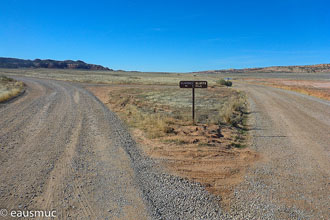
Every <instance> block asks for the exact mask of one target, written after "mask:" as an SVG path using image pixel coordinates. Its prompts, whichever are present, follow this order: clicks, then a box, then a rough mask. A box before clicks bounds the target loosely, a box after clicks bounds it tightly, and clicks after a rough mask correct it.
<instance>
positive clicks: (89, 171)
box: [0, 77, 223, 220]
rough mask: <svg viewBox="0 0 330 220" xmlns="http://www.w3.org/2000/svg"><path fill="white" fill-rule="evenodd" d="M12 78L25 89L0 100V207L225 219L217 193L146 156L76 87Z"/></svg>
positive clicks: (97, 215) (63, 214)
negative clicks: (23, 91)
mask: <svg viewBox="0 0 330 220" xmlns="http://www.w3.org/2000/svg"><path fill="white" fill-rule="evenodd" d="M16 78H17V79H18V80H22V81H24V82H25V83H26V85H27V90H26V93H25V94H24V95H23V96H21V97H19V98H17V99H15V100H13V101H11V102H10V103H7V104H2V105H1V106H0V128H1V129H0V150H1V154H0V209H7V210H8V211H10V210H21V211H22V210H46V211H50V210H56V213H57V217H58V218H59V219H102V220H103V219H220V218H223V215H222V212H221V210H220V208H219V206H218V204H219V201H218V198H216V197H213V196H211V195H210V194H208V193H207V192H206V191H205V190H204V188H203V187H201V186H200V185H199V184H196V183H191V182H189V181H187V180H185V179H182V178H178V177H174V176H171V175H168V174H166V173H165V172H164V171H163V170H162V169H161V167H158V166H157V165H156V164H155V163H154V162H153V161H152V160H151V159H149V158H147V157H145V156H144V155H143V154H142V153H141V152H140V151H139V148H138V147H137V146H136V143H135V142H134V141H133V140H132V138H131V136H130V135H129V133H128V132H127V130H126V128H125V126H124V125H123V124H122V123H121V121H120V120H119V119H118V118H117V117H116V115H115V114H113V113H112V112H111V111H109V110H108V109H107V108H106V107H105V106H104V105H103V104H102V103H101V102H100V101H98V100H97V99H96V98H95V97H94V96H93V95H92V94H90V93H89V92H87V91H86V90H84V89H83V88H81V87H80V86H79V85H77V84H73V83H68V82H60V81H54V80H47V79H34V78H25V77H16ZM1 214H3V213H1ZM7 218H8V219H10V218H9V217H8V216H7Z"/></svg>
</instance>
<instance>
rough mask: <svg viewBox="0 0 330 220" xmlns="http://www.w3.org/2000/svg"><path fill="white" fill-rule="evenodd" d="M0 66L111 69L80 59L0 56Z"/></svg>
mask: <svg viewBox="0 0 330 220" xmlns="http://www.w3.org/2000/svg"><path fill="white" fill-rule="evenodd" d="M0 68H53V69H84V70H107V71H112V69H109V68H108V67H103V66H101V65H96V64H88V63H85V62H83V61H81V60H77V61H73V60H64V61H58V60H50V59H46V60H41V59H35V60H23V59H16V58H6V57H0Z"/></svg>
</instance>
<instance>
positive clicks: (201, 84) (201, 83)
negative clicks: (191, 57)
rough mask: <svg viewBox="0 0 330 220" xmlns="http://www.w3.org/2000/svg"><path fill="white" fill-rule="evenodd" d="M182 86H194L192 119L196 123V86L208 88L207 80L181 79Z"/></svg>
mask: <svg viewBox="0 0 330 220" xmlns="http://www.w3.org/2000/svg"><path fill="white" fill-rule="evenodd" d="M180 88H192V119H193V124H195V88H207V81H180Z"/></svg>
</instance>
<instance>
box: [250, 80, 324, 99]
mask: <svg viewBox="0 0 330 220" xmlns="http://www.w3.org/2000/svg"><path fill="white" fill-rule="evenodd" d="M245 81H248V82H251V83H254V84H256V83H258V84H261V85H267V86H272V87H276V88H281V89H286V90H291V91H295V92H300V93H302V94H305V95H310V96H314V97H318V98H321V99H325V100H328V101H330V82H329V81H328V80H295V79H275V78H270V79H257V78H253V79H245Z"/></svg>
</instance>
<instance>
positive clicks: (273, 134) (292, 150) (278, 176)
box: [232, 84, 330, 219]
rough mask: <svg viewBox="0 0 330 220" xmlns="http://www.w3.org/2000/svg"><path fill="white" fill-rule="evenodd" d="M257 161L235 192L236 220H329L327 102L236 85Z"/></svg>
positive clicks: (329, 127) (329, 105) (329, 122)
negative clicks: (248, 112) (246, 103)
mask: <svg viewBox="0 0 330 220" xmlns="http://www.w3.org/2000/svg"><path fill="white" fill-rule="evenodd" d="M239 88H240V89H243V90H245V91H246V92H247V93H248V95H249V97H250V103H251V109H252V117H251V118H252V121H251V124H252V127H253V129H252V141H253V143H252V147H253V148H254V149H255V150H256V151H258V152H259V153H261V155H262V157H263V159H262V160H261V162H259V163H257V164H256V165H255V166H254V167H252V168H250V169H249V171H248V172H247V174H246V177H245V181H244V182H243V183H242V184H240V185H239V186H238V187H237V188H236V191H235V202H234V204H235V205H234V207H232V213H233V215H234V216H235V218H237V219H330V209H329V207H330V152H329V150H330V149H329V147H330V141H329V140H330V117H329V116H330V102H329V101H323V100H320V99H318V98H314V97H310V96H306V95H302V94H299V93H295V92H291V91H286V90H281V89H276V88H270V87H265V86H259V85H251V84H241V85H240V86H239Z"/></svg>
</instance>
